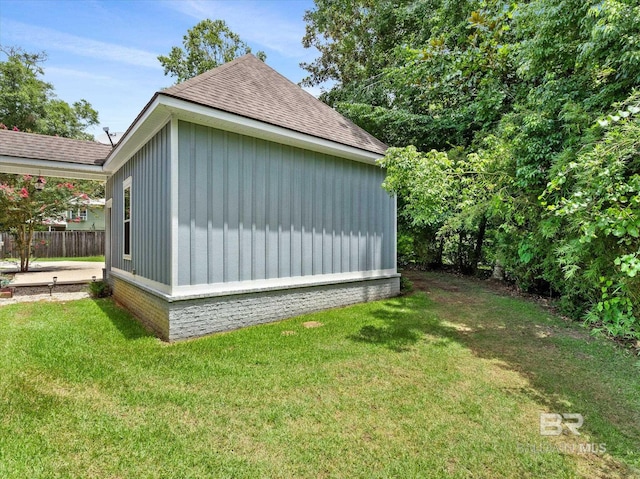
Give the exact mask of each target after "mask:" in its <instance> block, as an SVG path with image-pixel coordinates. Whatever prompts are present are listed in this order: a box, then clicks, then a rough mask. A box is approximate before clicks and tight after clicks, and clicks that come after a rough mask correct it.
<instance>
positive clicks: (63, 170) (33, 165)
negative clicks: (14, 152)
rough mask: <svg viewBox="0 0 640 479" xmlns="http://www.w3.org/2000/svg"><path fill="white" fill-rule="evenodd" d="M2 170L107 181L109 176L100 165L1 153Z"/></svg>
mask: <svg viewBox="0 0 640 479" xmlns="http://www.w3.org/2000/svg"><path fill="white" fill-rule="evenodd" d="M0 172H2V173H13V174H18V175H25V174H30V175H38V176H59V177H63V178H73V179H78V180H98V181H106V180H107V178H108V176H109V175H108V174H107V173H106V172H105V171H103V169H102V167H101V166H100V165H86V164H80V163H71V162H65V161H56V162H53V161H51V160H38V159H33V158H22V157H18V156H7V155H0Z"/></svg>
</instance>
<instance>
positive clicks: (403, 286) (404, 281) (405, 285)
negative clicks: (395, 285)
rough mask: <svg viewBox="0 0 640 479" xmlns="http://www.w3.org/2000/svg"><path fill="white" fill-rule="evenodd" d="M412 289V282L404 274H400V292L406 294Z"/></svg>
mask: <svg viewBox="0 0 640 479" xmlns="http://www.w3.org/2000/svg"><path fill="white" fill-rule="evenodd" d="M412 291H413V283H412V282H411V280H409V279H408V278H407V277H406V276H400V292H401V293H402V294H408V293H410V292H412Z"/></svg>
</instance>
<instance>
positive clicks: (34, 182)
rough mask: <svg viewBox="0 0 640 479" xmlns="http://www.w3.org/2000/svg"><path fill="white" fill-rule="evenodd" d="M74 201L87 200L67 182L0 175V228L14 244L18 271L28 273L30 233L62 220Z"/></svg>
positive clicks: (30, 252) (30, 244)
mask: <svg viewBox="0 0 640 479" xmlns="http://www.w3.org/2000/svg"><path fill="white" fill-rule="evenodd" d="M36 186H40V187H41V188H42V189H38V188H36ZM78 199H88V197H87V195H86V194H82V193H79V192H78V190H77V188H76V187H75V186H74V185H73V184H72V183H69V182H51V181H47V180H46V179H45V178H43V177H35V176H31V175H24V176H19V175H7V174H4V175H1V177H0V225H2V226H3V229H8V230H9V232H10V233H11V235H12V236H13V238H14V240H15V242H16V246H17V248H18V252H19V255H20V271H23V272H25V271H29V260H30V258H31V255H32V242H33V232H34V231H35V230H36V229H37V228H38V227H39V226H40V225H41V224H42V222H43V220H45V219H49V218H57V217H60V216H63V215H64V213H65V212H66V211H68V210H69V209H70V208H71V207H72V206H73V201H74V200H76V201H77V200H78Z"/></svg>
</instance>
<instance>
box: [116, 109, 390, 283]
mask: <svg viewBox="0 0 640 479" xmlns="http://www.w3.org/2000/svg"><path fill="white" fill-rule="evenodd" d="M178 128H179V133H178V151H179V160H178V164H179V175H178V177H179V180H178V181H179V189H178V191H179V193H178V198H179V199H178V204H179V206H178V216H179V227H178V261H177V264H178V286H188V285H202V284H216V283H228V282H235V281H253V280H265V279H272V278H291V277H299V276H311V275H327V274H337V273H350V272H365V271H382V270H390V269H394V268H395V255H394V252H395V241H396V239H395V200H394V198H393V197H391V196H390V195H389V194H388V193H386V192H385V191H384V190H383V189H382V188H381V183H382V181H383V180H384V176H385V172H384V170H383V169H382V168H380V167H379V166H376V165H371V164H365V163H360V162H356V161H351V160H346V159H341V158H337V157H334V156H329V155H326V154H322V153H317V152H312V151H308V150H303V149H300V148H296V147H292V146H287V145H282V144H279V143H274V142H270V141H266V140H261V139H256V138H252V137H248V136H243V135H240V134H236V133H231V132H226V131H222V130H218V129H214V128H210V127H206V126H201V125H196V124H193V123H189V122H185V121H179V127H178ZM125 177H126V175H123V176H122V179H124V178H125ZM134 184H135V178H134ZM134 195H135V193H134ZM134 221H135V220H134ZM138 274H142V273H141V271H139V272H138Z"/></svg>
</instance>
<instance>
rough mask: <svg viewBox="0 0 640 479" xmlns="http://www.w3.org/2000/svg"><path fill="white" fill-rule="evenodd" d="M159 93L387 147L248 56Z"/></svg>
mask: <svg viewBox="0 0 640 479" xmlns="http://www.w3.org/2000/svg"><path fill="white" fill-rule="evenodd" d="M157 94H160V95H167V96H172V97H174V98H177V99H180V100H185V101H188V102H191V103H195V104H199V105H203V106H207V107H211V108H215V109H217V110H221V111H226V112H229V113H233V114H236V115H239V116H242V117H245V118H251V119H254V120H258V121H261V122H264V123H268V124H271V125H275V126H279V127H282V128H286V129H289V130H292V131H297V132H299V133H304V134H307V135H310V136H314V137H317V138H323V139H326V140H330V141H333V142H336V143H340V144H343V145H348V146H352V147H355V148H358V149H361V150H364V151H369V152H373V153H378V154H384V152H385V151H386V149H387V145H385V144H384V143H382V142H381V141H380V140H378V139H377V138H375V137H374V136H373V135H371V134H370V133H368V132H367V131H366V130H364V129H363V128H361V127H360V126H358V125H356V124H355V123H354V122H353V121H351V120H349V119H348V118H346V117H344V116H343V115H341V114H340V113H339V112H338V111H337V110H335V109H334V108H332V107H331V106H329V105H327V104H326V103H324V102H322V101H321V100H319V99H318V98H316V97H315V96H313V95H312V94H311V93H309V92H308V91H306V90H304V89H303V88H301V87H300V86H299V85H298V84H296V83H294V82H293V81H291V80H289V79H288V78H287V77H285V76H284V75H282V74H281V73H280V72H278V71H276V70H275V69H273V68H272V67H271V66H269V65H267V64H266V63H265V62H263V61H262V60H260V59H259V58H257V57H256V56H255V55H253V54H251V53H248V54H246V55H243V56H242V57H238V58H236V59H234V60H232V61H231V62H228V63H225V64H223V65H220V66H219V67H216V68H214V69H212V70H209V71H207V72H205V73H202V74H201V75H198V76H196V77H193V78H190V79H189V80H186V81H184V82H182V83H180V84H178V85H174V86H173V87H170V88H167V89H165V90H161V91H159V92H158V93H157Z"/></svg>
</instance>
